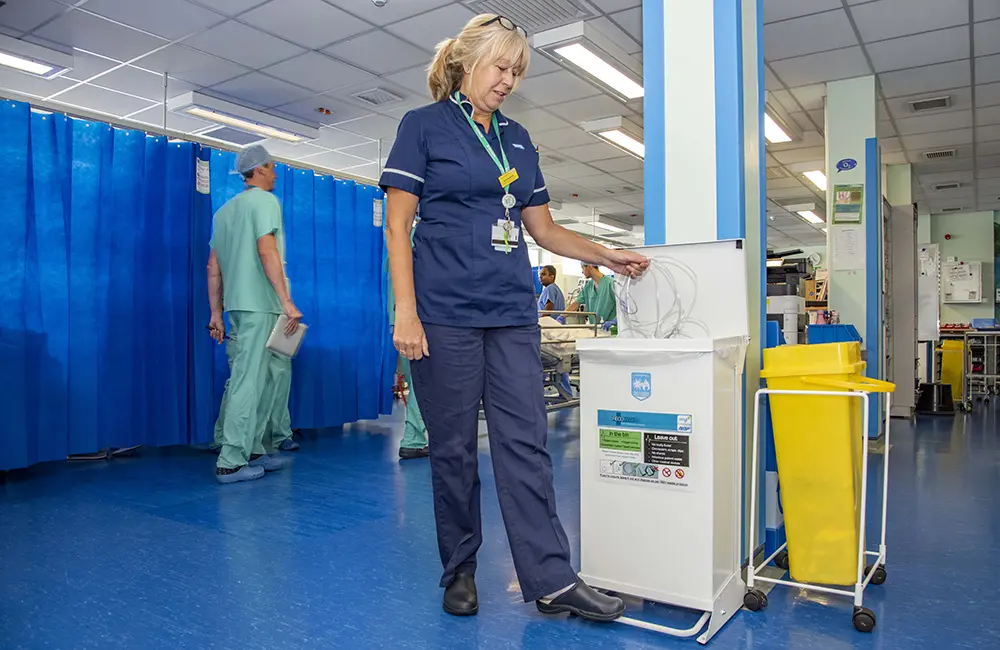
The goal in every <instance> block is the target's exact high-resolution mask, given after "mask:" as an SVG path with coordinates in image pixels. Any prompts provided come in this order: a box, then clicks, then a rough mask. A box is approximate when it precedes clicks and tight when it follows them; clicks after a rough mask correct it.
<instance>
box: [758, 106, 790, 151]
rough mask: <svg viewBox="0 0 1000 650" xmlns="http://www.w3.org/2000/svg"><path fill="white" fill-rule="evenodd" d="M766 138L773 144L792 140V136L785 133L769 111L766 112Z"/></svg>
mask: <svg viewBox="0 0 1000 650" xmlns="http://www.w3.org/2000/svg"><path fill="white" fill-rule="evenodd" d="M764 138H765V139H766V140H767V141H768V142H770V143H771V144H778V143H781V142H791V141H792V136H790V135H788V134H787V133H785V131H784V129H782V128H781V127H780V126H778V123H777V122H775V121H774V118H773V117H771V116H770V115H768V114H767V113H764Z"/></svg>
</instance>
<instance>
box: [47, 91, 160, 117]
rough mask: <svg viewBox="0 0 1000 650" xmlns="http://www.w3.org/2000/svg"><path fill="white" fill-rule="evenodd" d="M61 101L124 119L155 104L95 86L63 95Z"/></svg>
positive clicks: (60, 97) (60, 96)
mask: <svg viewBox="0 0 1000 650" xmlns="http://www.w3.org/2000/svg"><path fill="white" fill-rule="evenodd" d="M59 101H60V102H62V103H64V104H72V105H73V106H79V107H81V108H89V109H91V110H94V111H100V112H101V113H107V114H109V115H115V116H117V117H122V116H124V115H128V114H129V113H135V112H136V111H140V110H142V109H144V108H148V107H149V106H151V105H152V104H153V102H150V101H147V100H145V99H137V98H135V97H131V96H129V95H123V94H121V93H117V92H115V91H113V90H105V89H103V88H95V87H94V86H80V87H79V88H74V89H73V90H70V91H68V92H66V93H64V94H62V95H59Z"/></svg>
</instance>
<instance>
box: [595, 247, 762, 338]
mask: <svg viewBox="0 0 1000 650" xmlns="http://www.w3.org/2000/svg"><path fill="white" fill-rule="evenodd" d="M633 250H635V251H636V252H637V253H640V254H642V255H645V256H646V257H648V258H650V259H651V260H653V261H654V264H661V265H665V266H666V267H667V268H668V269H669V270H670V272H671V274H672V276H673V278H674V281H675V285H676V293H677V294H678V295H679V298H680V300H681V304H682V305H683V306H684V309H685V310H688V309H690V312H689V313H686V314H685V315H686V318H685V321H684V323H683V325H682V327H681V330H680V332H679V336H680V337H681V338H689V339H706V338H707V339H720V338H730V337H743V338H746V337H748V336H749V335H750V316H749V306H748V298H747V294H748V291H747V256H746V252H747V251H746V244H745V242H744V240H742V239H724V240H719V241H709V242H694V243H689V244H667V245H664V246H641V247H639V248H635V249H633ZM761 263H762V264H763V261H762V262H761ZM615 280H616V283H617V287H616V289H617V292H618V295H619V296H623V290H624V287H625V282H626V278H623V277H618V276H616V277H615ZM629 296H630V301H629V304H630V308H631V309H632V312H633V314H632V316H631V318H623V317H622V304H621V302H619V305H618V336H619V338H638V335H637V334H636V333H635V332H632V331H631V328H630V326H629V320H630V319H631V320H633V321H634V322H638V323H652V322H655V321H656V320H657V318H658V314H657V298H659V301H660V304H661V305H666V306H667V308H669V306H670V305H672V304H673V303H674V299H675V290H674V289H673V288H672V287H671V286H670V283H669V282H667V281H666V280H665V279H664V278H663V276H662V275H660V274H657V273H656V272H655V271H650V272H648V273H646V274H645V275H644V276H643V277H642V278H640V279H639V280H636V281H633V282H632V283H631V285H630V287H629Z"/></svg>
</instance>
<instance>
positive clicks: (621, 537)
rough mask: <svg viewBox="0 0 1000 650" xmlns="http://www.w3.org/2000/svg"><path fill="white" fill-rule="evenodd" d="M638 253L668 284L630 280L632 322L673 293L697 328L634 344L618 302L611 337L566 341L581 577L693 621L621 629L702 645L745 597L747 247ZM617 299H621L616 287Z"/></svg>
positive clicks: (695, 247)
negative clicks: (691, 614) (571, 366)
mask: <svg viewBox="0 0 1000 650" xmlns="http://www.w3.org/2000/svg"><path fill="white" fill-rule="evenodd" d="M638 250H639V252H642V253H644V254H647V255H649V256H650V257H651V258H653V259H654V260H658V261H659V263H661V264H667V263H670V264H673V265H674V266H675V268H677V269H679V270H677V272H676V273H674V274H673V275H674V278H673V279H672V283H669V282H665V281H662V278H663V277H664V276H663V274H662V273H661V274H660V278H661V281H660V282H659V283H657V281H656V280H655V279H654V278H651V277H650V278H644V279H643V280H640V281H639V282H634V283H632V285H631V286H630V287H629V292H628V295H629V296H630V297H631V298H633V299H634V300H635V302H636V306H635V311H634V316H635V318H633V319H632V322H639V323H642V322H647V321H648V320H649V319H648V315H649V314H658V316H662V314H663V313H665V311H666V310H663V309H661V310H659V311H657V310H656V309H655V305H654V303H653V302H652V301H655V300H656V299H659V300H661V306H662V305H663V304H676V303H675V301H674V296H673V294H674V293H679V294H682V295H684V296H687V299H686V300H687V301H686V302H685V306H684V309H683V313H684V314H686V316H687V318H688V320H689V322H690V323H696V325H692V326H690V327H689V326H688V325H684V326H683V327H681V328H680V330H679V331H678V333H677V336H676V337H675V338H670V339H656V338H634V337H635V336H637V334H636V332H635V331H632V330H630V328H629V324H628V323H627V322H624V321H625V320H628V319H624V320H623V318H622V312H621V310H622V306H619V331H620V332H621V334H620V335H619V337H618V338H613V339H590V340H582V341H578V342H577V349H578V351H579V355H580V385H581V395H580V398H581V405H580V472H581V477H580V504H581V506H580V507H581V519H580V537H581V568H582V571H581V577H583V579H584V580H586V581H587V582H588V584H591V585H592V586H594V587H597V588H601V589H605V590H609V591H614V592H617V593H620V594H627V595H631V596H638V597H641V598H643V599H646V600H649V601H653V602H658V603H663V604H667V605H674V606H679V607H685V608H689V609H694V610H699V611H702V612H704V615H703V616H702V617H701V620H700V621H699V622H698V624H697V625H696V626H695V627H693V628H691V629H689V630H675V629H670V628H665V627H661V626H657V625H653V624H650V623H648V622H642V621H637V620H635V619H632V618H625V619H623V621H622V622H625V623H630V624H633V625H639V626H641V627H646V628H650V629H654V630H657V631H660V632H664V633H667V634H671V635H674V636H692V637H693V636H696V635H699V633H701V634H700V636H698V640H699V641H700V642H701V643H707V642H708V640H709V639H710V638H711V637H712V636H713V635H714V634H715V633H716V632H717V631H718V630H719V629H720V628H721V627H722V626H723V625H724V624H725V622H726V621H727V620H729V618H730V617H731V616H732V615H733V614H734V613H735V612H736V611H738V610H739V609H740V607H741V606H742V603H743V596H744V594H745V592H746V585H745V583H744V581H743V579H742V576H741V566H740V565H741V558H742V553H741V535H740V529H741V525H742V495H743V485H742V469H743V456H742V450H743V435H744V433H743V432H744V426H743V365H744V359H745V356H746V348H747V343H748V336H747V329H748V327H747V320H748V319H747V303H746V280H745V279H746V266H745V256H744V252H745V251H744V250H743V246H742V241H728V242H708V243H706V244H685V245H680V246H660V247H650V248H643V249H638ZM654 263H657V262H654ZM661 268H662V267H661ZM687 270H690V271H691V273H687ZM721 273H725V274H726V276H725V280H726V283H728V286H726V287H724V288H723V287H722V285H723V284H724V283H721V282H720V274H721ZM682 276H683V277H687V278H689V279H688V280H682ZM684 282H688V284H689V285H693V284H694V283H697V285H698V286H697V287H694V286H682V285H683V283H684ZM618 289H619V295H620V296H622V295H624V294H623V290H624V284H623V283H619V287H618ZM720 291H721V292H722V293H719V292H720ZM657 293H659V294H660V295H658V296H657V295H656V294H657ZM695 295H697V296H699V298H698V299H697V300H692V296H695ZM644 314H645V315H646V317H644V316H643V315H644ZM693 334H699V335H700V336H699V337H697V338H695V337H694V336H692V335H693ZM717 334H718V335H717ZM626 613H628V612H626ZM706 623H707V624H708V625H707V627H705V624H706Z"/></svg>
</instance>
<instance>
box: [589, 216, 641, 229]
mask: <svg viewBox="0 0 1000 650" xmlns="http://www.w3.org/2000/svg"><path fill="white" fill-rule="evenodd" d="M591 223H592V224H593V225H594V226H596V227H597V228H600V229H602V230H607V231H608V232H616V233H630V232H632V225H631V224H627V223H625V222H624V221H618V220H616V219H611V218H610V217H606V216H604V215H603V214H599V215H597V218H596V219H594V221H592V222H591Z"/></svg>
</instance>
